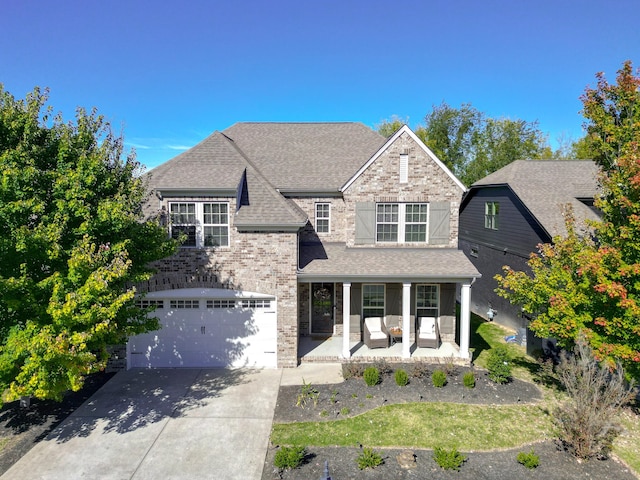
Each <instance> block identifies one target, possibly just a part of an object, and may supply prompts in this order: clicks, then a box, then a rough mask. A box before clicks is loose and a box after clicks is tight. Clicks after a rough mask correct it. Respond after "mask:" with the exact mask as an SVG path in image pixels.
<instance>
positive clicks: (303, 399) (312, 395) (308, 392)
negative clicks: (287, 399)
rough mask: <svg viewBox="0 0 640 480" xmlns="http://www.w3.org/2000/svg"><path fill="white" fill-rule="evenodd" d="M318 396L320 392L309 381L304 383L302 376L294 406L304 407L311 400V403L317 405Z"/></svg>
mask: <svg viewBox="0 0 640 480" xmlns="http://www.w3.org/2000/svg"><path fill="white" fill-rule="evenodd" d="M319 397H320V392H318V390H317V389H316V388H314V386H313V385H311V383H306V382H305V381H304V378H303V379H302V386H301V387H300V393H298V397H297V399H296V407H302V408H304V407H305V406H306V405H307V403H309V401H312V402H313V405H314V406H315V405H318V398H319Z"/></svg>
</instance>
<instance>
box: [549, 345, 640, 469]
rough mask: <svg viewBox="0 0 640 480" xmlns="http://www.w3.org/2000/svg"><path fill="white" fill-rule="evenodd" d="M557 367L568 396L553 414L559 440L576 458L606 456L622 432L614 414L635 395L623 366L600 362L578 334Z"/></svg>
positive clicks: (616, 414) (616, 415)
mask: <svg viewBox="0 0 640 480" xmlns="http://www.w3.org/2000/svg"><path fill="white" fill-rule="evenodd" d="M557 370H558V375H559V377H560V382H561V383H562V385H563V386H564V388H565V390H566V392H567V394H568V396H569V399H568V400H567V401H566V402H564V403H563V404H562V405H560V406H559V407H558V408H557V409H556V410H555V411H554V413H553V419H554V422H555V424H556V425H557V427H558V429H559V431H560V440H562V442H563V443H564V444H565V446H566V447H567V448H568V449H569V451H570V452H572V453H573V454H574V455H575V456H576V457H578V458H581V459H587V458H592V457H606V456H607V455H608V454H609V451H610V450H611V447H612V443H613V440H614V439H615V438H616V437H617V436H618V435H619V434H620V433H621V431H622V427H621V426H620V423H619V421H618V418H617V417H618V415H619V413H620V412H621V410H622V408H623V407H624V406H625V405H626V404H627V403H628V402H630V401H631V400H632V399H633V397H634V392H633V390H632V387H633V386H632V385H629V384H628V383H627V381H626V380H625V376H624V369H623V368H622V365H620V364H618V366H617V368H616V369H615V370H611V369H610V368H608V367H607V366H606V365H601V364H600V363H599V362H598V361H597V360H596V359H595V358H594V356H593V352H592V350H591V348H590V347H589V346H588V345H587V342H586V340H585V339H584V337H583V336H581V337H580V338H579V339H578V342H577V343H576V346H575V348H574V352H573V354H568V353H565V354H564V355H563V356H562V360H561V361H560V365H559V366H558V368H557Z"/></svg>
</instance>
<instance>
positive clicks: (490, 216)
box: [484, 202, 500, 230]
mask: <svg viewBox="0 0 640 480" xmlns="http://www.w3.org/2000/svg"><path fill="white" fill-rule="evenodd" d="M499 213H500V204H499V203H498V202H485V204H484V228H489V229H491V230H498V214H499Z"/></svg>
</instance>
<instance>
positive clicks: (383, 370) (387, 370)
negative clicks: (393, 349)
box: [373, 358, 393, 375]
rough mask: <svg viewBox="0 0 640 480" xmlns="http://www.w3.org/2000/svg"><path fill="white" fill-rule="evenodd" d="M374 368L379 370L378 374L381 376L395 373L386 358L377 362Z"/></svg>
mask: <svg viewBox="0 0 640 480" xmlns="http://www.w3.org/2000/svg"><path fill="white" fill-rule="evenodd" d="M373 366H374V367H376V368H377V369H378V372H380V375H390V374H391V372H393V368H391V365H389V362H387V361H386V360H385V359H384V358H381V359H379V360H376V362H375V363H374V364H373Z"/></svg>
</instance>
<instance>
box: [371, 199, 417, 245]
mask: <svg viewBox="0 0 640 480" xmlns="http://www.w3.org/2000/svg"><path fill="white" fill-rule="evenodd" d="M428 214H429V205H428V204H427V203H379V204H377V205H376V241H378V242H399V243H405V242H426V241H427V221H428Z"/></svg>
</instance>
